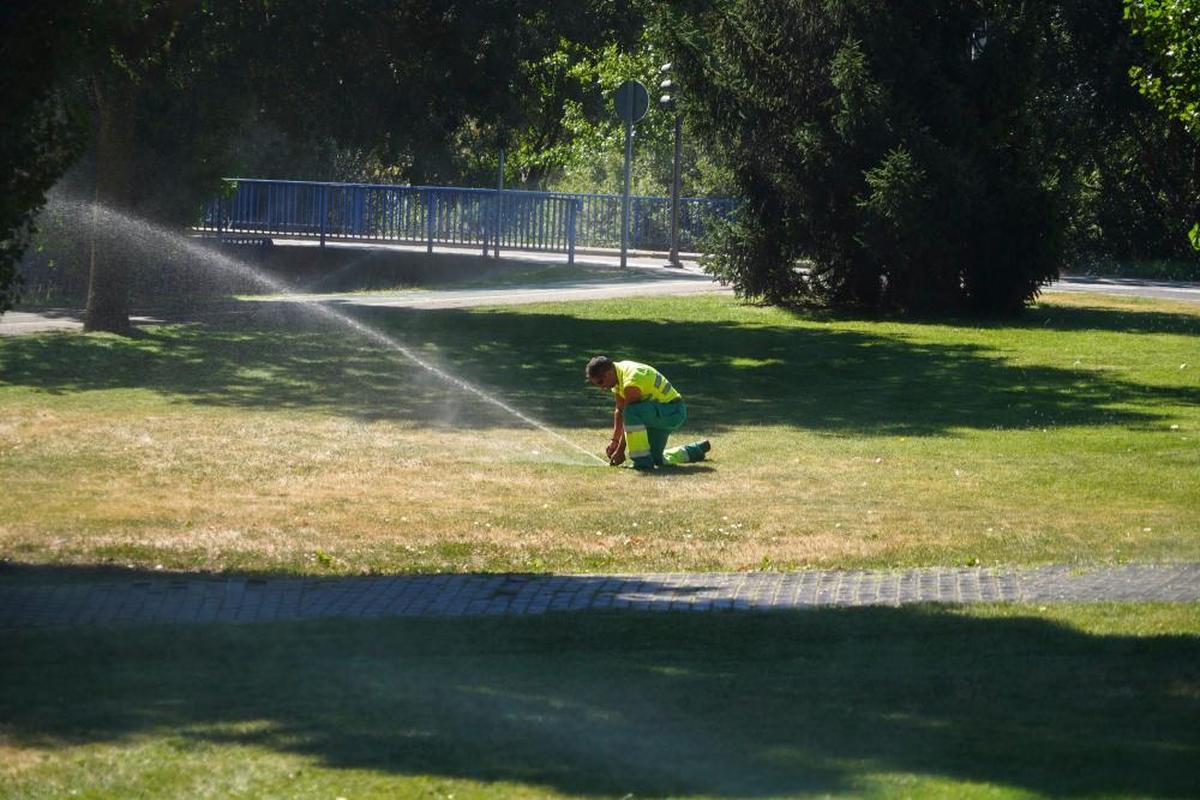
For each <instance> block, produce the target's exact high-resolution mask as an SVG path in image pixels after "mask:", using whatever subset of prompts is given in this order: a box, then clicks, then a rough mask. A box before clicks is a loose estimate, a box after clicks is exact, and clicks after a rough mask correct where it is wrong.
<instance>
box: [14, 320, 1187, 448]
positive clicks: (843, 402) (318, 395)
mask: <svg viewBox="0 0 1200 800" xmlns="http://www.w3.org/2000/svg"><path fill="white" fill-rule="evenodd" d="M255 306H256V307H255V308H253V309H249V310H247V311H245V312H226V313H223V314H220V315H214V316H212V317H209V318H206V319H205V320H204V321H203V322H196V323H192V324H188V325H179V326H172V327H163V328H152V329H150V330H149V332H148V333H147V334H146V335H145V336H143V337H142V338H140V339H135V340H116V339H112V338H105V337H81V336H68V335H57V336H56V335H49V336H40V337H23V338H18V339H13V340H9V341H4V342H2V343H0V385H3V384H11V385H20V386H31V387H36V388H38V389H41V390H45V391H49V392H80V391H87V390H95V389H121V388H146V389H151V390H155V391H159V392H163V393H165V394H168V395H173V396H177V397H178V398H179V399H181V400H185V401H189V402H194V403H201V404H208V405H215V406H226V407H244V408H269V409H301V410H302V409H312V410H318V411H327V412H331V413H338V414H346V415H351V416H359V417H365V418H378V419H394V420H407V421H416V422H428V421H440V422H443V423H445V424H449V425H453V426H456V427H491V426H501V425H509V424H511V423H512V422H513V419H512V417H511V415H509V414H507V412H504V411H503V410H501V409H499V408H498V407H495V406H489V405H488V404H486V403H482V402H480V401H479V400H478V398H476V397H475V396H474V395H472V394H471V393H470V392H468V391H464V390H463V389H461V388H460V387H456V386H454V385H452V384H448V383H446V382H445V381H443V380H441V379H439V378H436V377H434V376H433V375H431V374H430V373H428V372H426V371H424V370H422V369H421V368H419V367H417V366H415V365H414V364H413V363H412V362H411V361H409V360H408V359H407V358H406V357H405V356H404V355H402V354H401V353H400V352H397V351H390V350H389V349H388V348H386V347H383V346H381V345H378V344H372V343H370V342H368V341H367V340H365V339H364V338H363V337H361V336H360V335H358V334H356V333H354V332H353V331H352V330H351V329H349V328H347V327H345V326H342V325H338V324H333V323H328V322H327V323H323V324H318V323H317V322H316V321H314V319H313V315H311V313H306V312H305V310H304V308H303V307H302V306H301V304H298V303H287V302H284V303H259V304H255ZM344 310H345V311H346V312H347V313H348V314H353V316H355V317H356V318H357V319H359V320H362V321H363V322H365V323H367V324H368V325H371V326H373V327H375V328H377V329H379V330H384V331H386V332H387V333H388V334H389V335H391V336H393V337H394V338H395V339H396V341H398V342H399V343H401V345H402V346H404V347H406V348H410V349H411V350H412V351H414V352H416V353H419V354H420V355H421V356H422V357H423V358H428V359H429V360H431V361H432V362H434V363H437V364H439V365H442V366H443V367H444V368H445V369H446V370H447V371H448V372H451V373H452V374H454V375H457V376H461V377H463V378H465V379H467V380H469V381H471V382H473V383H474V384H476V385H478V386H480V387H481V388H483V389H485V390H486V391H487V392H489V393H493V394H494V395H495V396H497V397H498V398H500V399H502V400H503V401H504V402H505V403H508V404H509V405H512V406H514V407H517V408H519V409H521V410H522V411H524V412H526V413H531V414H533V415H534V416H536V417H538V418H539V419H541V420H543V421H544V422H547V423H549V424H552V425H557V426H560V427H574V426H578V425H580V424H603V420H604V418H605V416H606V415H607V403H608V401H607V399H606V398H605V397H604V396H602V395H601V394H600V393H599V392H596V391H595V390H593V389H590V387H587V386H586V385H585V384H584V382H583V379H582V368H583V366H582V365H583V364H584V363H585V361H586V359H587V358H588V357H590V356H591V355H593V354H595V353H598V352H607V353H609V354H612V355H614V356H616V357H627V356H628V357H634V358H637V359H638V360H643V361H646V362H649V363H652V364H655V365H657V366H658V367H659V368H660V369H662V371H663V372H665V373H666V374H667V375H668V377H669V378H671V380H672V381H673V382H674V383H675V385H676V386H678V387H680V389H681V390H682V391H683V393H684V395H685V397H686V398H687V400H688V404H689V416H690V419H689V423H688V426H687V430H688V431H692V432H696V433H701V434H707V433H719V432H720V431H721V430H724V429H726V428H729V427H738V426H746V425H768V424H779V425H790V426H796V427H802V428H808V429H813V430H819V431H830V432H845V433H854V434H909V435H928V434H939V433H945V432H946V431H947V430H949V429H952V428H956V427H964V428H1040V427H1045V426H1047V425H1125V426H1128V425H1136V424H1150V423H1152V422H1153V421H1154V420H1156V419H1158V418H1159V417H1160V416H1161V411H1160V407H1161V406H1162V405H1164V404H1167V405H1170V404H1175V405H1185V404H1194V403H1197V402H1200V390H1197V389H1196V388H1193V387H1189V386H1148V385H1142V384H1138V383H1134V382H1129V381H1125V380H1122V379H1120V378H1116V377H1112V376H1111V375H1105V374H1101V373H1097V372H1095V371H1089V370H1075V369H1065V368H1056V367H1049V366H1019V365H1012V364H1010V363H1008V362H1006V361H1005V360H1004V359H1003V358H1002V357H1001V354H998V353H996V352H995V351H993V350H991V349H989V348H987V347H982V346H979V345H973V344H962V343H954V342H952V341H947V342H946V343H934V344H930V343H922V342H914V341H911V340H908V339H905V338H904V337H902V336H889V335H882V334H872V333H864V332H860V331H847V330H844V329H841V330H839V329H828V328H820V327H803V328H801V327H795V328H793V327H786V326H751V325H742V324H738V323H733V322H720V321H688V320H681V319H670V320H661V321H660V320H644V319H636V318H622V319H613V320H594V319H583V318H579V317H574V316H569V315H566V314H547V313H528V312H516V311H505V310H493V311H463V310H441V311H413V310H403V309H388V308H361V307H348V306H347V307H345V308H344ZM1047 313H1051V314H1052V316H1051V317H1048V319H1053V320H1056V322H1055V325H1057V326H1058V327H1059V329H1070V330H1076V329H1078V330H1090V329H1093V328H1094V327H1096V326H1097V325H1099V324H1101V323H1104V322H1105V321H1106V320H1107V323H1108V324H1109V327H1112V328H1118V329H1120V328H1122V326H1123V325H1124V324H1125V321H1124V319H1123V317H1124V316H1125V315H1124V312H1101V311H1098V310H1095V309H1064V308H1055V309H1053V311H1052V312H1047ZM1108 314H1112V315H1114V318H1112V319H1110V318H1109V317H1108V316H1106V315H1108ZM1129 316H1131V317H1134V318H1141V317H1143V316H1145V315H1142V314H1130V315H1129ZM1157 316H1158V317H1161V318H1162V319H1161V320H1160V322H1161V324H1162V325H1163V326H1165V329H1166V330H1171V331H1174V332H1177V333H1185V332H1187V333H1190V332H1192V331H1193V329H1194V327H1195V326H1196V324H1197V323H1196V322H1195V320H1193V319H1192V318H1189V317H1186V316H1182V315H1181V316H1178V317H1176V316H1172V315H1168V314H1162V315H1157ZM1116 318H1121V319H1116ZM1072 320H1073V321H1072ZM1142 321H1143V322H1145V320H1142ZM1023 324H1027V325H1031V326H1039V325H1040V324H1041V323H1039V322H1038V318H1037V317H1036V314H1035V315H1034V316H1033V317H1031V319H1029V320H1027V322H1026V323H1023ZM1158 324H1159V323H1158V322H1154V323H1151V326H1152V327H1154V326H1157V325H1158ZM1172 326H1173V327H1172ZM685 435H686V434H685Z"/></svg>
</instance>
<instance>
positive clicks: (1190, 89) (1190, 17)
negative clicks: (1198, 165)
mask: <svg viewBox="0 0 1200 800" xmlns="http://www.w3.org/2000/svg"><path fill="white" fill-rule="evenodd" d="M1125 17H1126V19H1128V20H1129V21H1130V23H1131V25H1132V27H1133V32H1134V33H1135V34H1137V35H1138V37H1140V38H1141V39H1142V40H1144V42H1145V46H1146V50H1147V51H1148V52H1149V54H1150V56H1151V62H1152V63H1151V64H1150V65H1143V64H1135V65H1134V66H1132V67H1130V69H1129V75H1130V77H1131V78H1133V82H1134V84H1135V85H1136V86H1137V87H1138V90H1139V91H1141V92H1142V94H1144V95H1146V97H1148V98H1150V99H1151V100H1152V101H1153V102H1154V103H1155V105H1157V106H1158V108H1159V109H1161V110H1162V111H1164V112H1165V113H1166V114H1168V115H1169V116H1171V117H1172V118H1174V119H1177V120H1179V121H1180V122H1182V123H1183V124H1184V125H1185V126H1186V127H1187V129H1188V131H1189V132H1190V133H1191V134H1192V135H1193V136H1195V137H1196V138H1197V139H1198V140H1200V3H1197V2H1196V0H1125ZM1196 172H1200V170H1196V169H1193V174H1196ZM1197 194H1200V192H1198V193H1197ZM1197 216H1200V213H1197ZM1189 236H1190V238H1191V241H1192V246H1193V247H1195V248H1196V249H1197V250H1200V222H1198V223H1196V224H1195V225H1193V226H1192V228H1191V230H1190V231H1189Z"/></svg>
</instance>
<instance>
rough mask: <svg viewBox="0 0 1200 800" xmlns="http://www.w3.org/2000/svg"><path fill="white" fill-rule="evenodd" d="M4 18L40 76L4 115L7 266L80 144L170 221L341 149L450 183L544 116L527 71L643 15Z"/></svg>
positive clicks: (383, 10)
mask: <svg viewBox="0 0 1200 800" xmlns="http://www.w3.org/2000/svg"><path fill="white" fill-rule="evenodd" d="M6 13H7V14H8V17H7V18H6V19H5V22H6V32H5V40H6V47H5V50H4V53H3V58H4V62H3V66H4V68H5V71H6V72H8V73H9V74H11V75H13V76H14V77H16V78H17V81H16V83H20V81H22V80H24V79H25V78H29V81H30V82H29V86H28V89H27V91H26V92H25V94H27V95H29V97H28V98H25V97H24V96H23V95H19V93H17V94H18V97H16V100H17V101H20V102H12V103H6V104H5V105H6V108H12V109H15V110H16V112H17V115H16V116H15V117H12V119H13V120H14V127H17V128H22V127H23V126H26V127H30V126H31V133H30V135H29V137H28V139H29V143H25V144H23V143H22V142H23V141H24V140H20V141H17V142H15V143H14V144H13V145H12V147H11V148H10V147H6V150H5V152H4V156H5V163H4V164H3V167H4V174H5V176H6V180H8V181H10V182H12V181H14V180H24V184H23V185H26V184H27V185H28V190H27V191H25V192H24V193H19V194H16V195H14V202H13V205H12V207H11V208H9V207H7V206H6V207H5V208H4V209H3V211H4V219H3V223H4V230H5V231H6V233H5V236H4V248H5V249H4V252H5V253H11V256H5V258H6V259H7V261H6V262H4V263H8V264H9V265H10V266H9V272H11V265H12V263H13V262H14V261H15V259H16V258H18V257H19V255H20V253H21V252H22V251H23V250H24V248H25V245H26V242H27V239H28V232H29V230H30V226H31V222H32V218H33V215H34V213H35V212H36V211H37V210H38V209H39V208H40V207H41V206H42V205H43V203H44V195H45V192H46V190H47V189H48V188H49V187H50V186H51V185H52V184H53V182H54V181H55V180H56V179H57V178H58V177H60V176H61V175H62V174H63V172H64V171H65V170H66V169H67V167H68V166H69V165H70V164H71V163H72V161H73V160H74V158H75V157H76V156H77V155H78V151H79V150H80V144H81V143H85V142H86V143H89V144H90V146H91V150H92V153H93V158H94V163H95V178H96V196H97V198H98V199H99V200H100V201H101V202H103V203H104V204H106V205H108V206H111V207H114V208H116V209H119V210H125V211H133V212H134V213H137V214H139V215H141V216H149V217H151V218H154V219H158V220H163V221H170V222H176V223H178V222H185V221H188V220H190V219H192V218H194V215H195V213H196V211H197V209H198V207H199V204H200V202H201V201H202V200H203V199H204V198H206V197H208V196H211V194H212V193H213V192H214V191H215V189H216V188H217V185H218V184H217V179H218V178H219V177H220V176H222V175H227V174H230V173H236V172H239V171H241V170H240V169H239V167H242V166H245V165H252V164H260V165H262V164H266V165H269V164H271V163H272V162H273V163H274V164H275V165H276V168H277V169H280V170H284V169H286V170H297V169H298V166H297V165H307V166H309V167H313V166H316V165H323V166H324V170H318V169H309V170H306V172H307V173H308V174H296V172H294V171H292V172H290V174H287V175H286V177H307V178H313V177H332V175H330V174H329V173H330V172H331V171H332V169H331V164H330V162H331V159H330V158H329V156H330V154H334V153H336V154H340V155H341V158H342V161H343V163H344V164H345V163H346V162H349V163H350V164H351V165H353V164H357V165H358V168H359V169H369V168H371V166H372V165H383V166H384V167H385V168H387V169H389V170H392V176H393V177H394V178H397V179H401V180H412V181H414V182H416V181H437V180H446V179H450V178H452V177H454V176H457V175H459V174H460V173H461V167H462V164H461V158H460V156H461V153H462V151H463V150H464V149H480V148H483V147H488V149H489V151H490V152H494V145H495V144H496V143H497V142H502V141H503V136H504V132H505V131H510V130H522V129H526V128H528V127H531V125H532V127H536V122H537V121H536V120H533V119H532V118H533V117H534V116H535V113H534V112H535V111H537V112H539V113H540V114H542V115H543V116H546V115H547V113H548V111H547V108H546V107H543V106H538V104H537V103H536V102H535V101H534V100H533V99H532V98H541V97H542V91H543V88H544V87H542V86H541V85H540V84H539V83H538V81H537V76H536V74H534V72H531V71H530V70H529V69H527V65H529V64H536V63H539V62H540V61H542V60H544V59H545V58H546V57H547V56H548V55H549V54H551V53H553V52H555V51H556V50H558V49H560V48H562V47H564V46H566V45H564V42H566V43H569V42H573V41H576V40H578V41H579V42H581V43H582V45H583V46H586V47H597V46H599V45H600V43H602V42H608V41H615V40H619V39H620V38H621V37H622V36H624V34H623V33H622V31H627V30H631V25H630V22H629V20H630V19H631V16H630V15H631V14H632V12H631V11H629V10H628V9H627V8H625V6H624V4H616V3H610V2H606V1H605V0H595V1H594V2H589V3H587V4H584V5H572V6H570V7H568V6H567V5H565V4H561V3H555V2H549V0H518V2H504V3H500V2H495V0H469V1H468V2H462V3H457V4H455V5H453V6H450V7H446V6H444V5H443V4H440V3H432V2H428V0H405V2H398V3H391V4H385V5H381V4H379V3H377V2H372V1H371V0H356V1H355V2H338V3H332V2H326V0H292V2H287V3H269V2H265V0H123V1H122V2H99V1H98V0H72V1H71V2H70V3H68V4H62V5H59V4H41V3H34V2H24V3H21V4H20V5H19V7H18V8H16V9H15V10H13V11H11V12H6ZM9 41H12V42H33V43H34V44H33V45H30V46H29V47H20V48H17V47H10V46H9V45H8V44H7V43H8V42H9ZM267 43H269V46H268V44H267ZM5 91H6V97H5V98H4V99H5V100H7V99H8V98H7V93H8V92H9V91H10V90H9V89H8V87H7V86H6V89H5ZM13 92H14V93H16V90H13ZM559 108H561V107H559ZM58 109H65V111H59V110H58ZM55 113H57V114H58V116H54V114H55ZM554 113H555V114H557V110H556V111H555V112H554ZM43 119H45V120H48V121H46V122H44V123H42V122H39V120H43ZM39 124H41V125H42V127H50V128H52V132H53V133H54V134H55V136H46V135H41V134H40V133H39V128H38V125H39ZM60 130H61V132H62V133H61V134H60V133H59V131H60ZM60 139H61V140H64V141H66V142H68V143H69V144H70V145H71V146H70V147H62V146H57V142H58V141H59V140H60ZM489 143H490V144H489ZM6 144H7V143H6ZM265 171H266V172H267V173H270V172H271V171H272V170H271V169H267V170H265ZM322 171H324V172H325V175H321V174H320V173H321V172H322ZM314 172H316V173H317V174H313V173H314ZM22 173H28V174H30V175H32V176H33V178H32V179H29V178H22ZM9 175H16V176H17V178H9V177H8V176H9ZM281 177H284V176H281ZM10 220H11V222H10ZM9 230H14V231H21V232H23V236H22V237H21V238H20V239H15V238H13V237H11V236H10V235H9V234H8V233H7V231H9ZM118 260H119V256H118V255H117V254H116V253H107V252H105V251H104V248H103V247H101V248H100V250H99V256H98V257H97V259H95V260H94V261H93V266H92V274H93V280H92V292H91V294H90V298H89V324H90V323H91V322H96V323H97V324H96V325H95V327H100V328H106V329H112V330H120V329H122V328H123V327H124V326H125V325H127V311H126V310H125V308H124V305H123V302H122V296H123V294H124V289H123V284H124V281H125V278H124V276H123V272H124V267H123V266H122V265H119V264H117V263H115V262H116V261H118ZM97 264H99V265H100V266H102V267H103V269H102V271H100V272H98V266H97ZM97 276H99V279H98V278H97ZM9 283H10V282H9V281H4V280H0V285H3V286H7V285H9ZM97 289H100V290H103V291H102V294H103V295H104V298H102V299H104V302H102V303H94V302H93V301H94V300H95V299H96V297H97ZM110 289H111V291H109V290H110ZM101 318H103V319H101Z"/></svg>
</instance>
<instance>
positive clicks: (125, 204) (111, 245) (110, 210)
mask: <svg viewBox="0 0 1200 800" xmlns="http://www.w3.org/2000/svg"><path fill="white" fill-rule="evenodd" d="M94 89H95V98H96V108H97V118H98V126H97V131H96V206H95V209H94V211H93V214H92V230H91V238H92V247H91V251H92V264H91V276H90V279H89V281H88V299H87V312H86V314H85V315H84V323H83V329H84V330H85V331H112V332H114V333H122V334H125V333H129V331H130V325H129V253H128V244H127V243H126V246H125V247H124V248H123V247H122V242H121V237H120V233H121V232H120V230H118V228H119V226H120V222H121V219H120V217H116V218H114V216H113V215H114V214H123V213H124V212H126V211H127V210H128V209H129V207H130V206H131V201H132V197H133V194H132V193H133V184H132V177H131V176H132V168H133V158H134V130H135V123H134V109H135V107H136V100H137V86H136V84H134V83H133V82H132V81H130V80H128V79H125V78H122V77H115V78H113V79H112V80H111V81H108V82H105V83H102V82H101V81H96V83H95V86H94Z"/></svg>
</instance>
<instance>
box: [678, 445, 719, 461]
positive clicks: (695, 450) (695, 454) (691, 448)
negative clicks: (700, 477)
mask: <svg viewBox="0 0 1200 800" xmlns="http://www.w3.org/2000/svg"><path fill="white" fill-rule="evenodd" d="M683 449H684V450H686V451H687V457H688V461H693V462H694V461H703V460H704V454H705V453H707V452H708V451H709V450H712V445H711V444H709V441H708V439H705V440H703V441H700V442H692V443H691V444H685V445H684V446H683Z"/></svg>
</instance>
